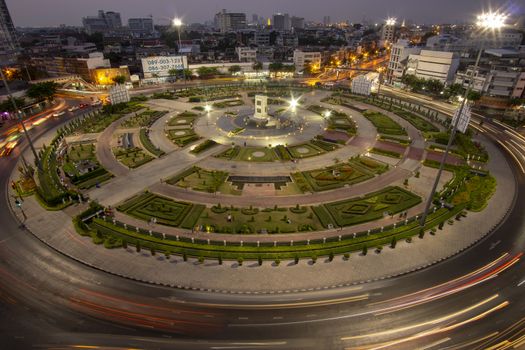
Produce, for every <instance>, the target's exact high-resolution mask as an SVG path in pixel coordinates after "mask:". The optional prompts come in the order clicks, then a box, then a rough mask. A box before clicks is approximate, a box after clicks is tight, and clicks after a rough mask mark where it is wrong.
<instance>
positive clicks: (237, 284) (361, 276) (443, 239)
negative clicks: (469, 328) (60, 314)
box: [9, 140, 516, 293]
mask: <svg viewBox="0 0 525 350" xmlns="http://www.w3.org/2000/svg"><path fill="white" fill-rule="evenodd" d="M483 143H484V144H485V146H486V147H487V150H488V152H489V154H490V159H491V161H490V163H489V164H488V169H489V170H490V171H491V172H492V174H493V175H494V176H495V177H496V179H497V180H498V187H497V190H496V192H495V194H494V196H493V198H492V200H491V201H490V202H489V204H488V206H487V208H486V209H485V210H484V211H483V212H480V213H469V215H468V217H467V218H464V219H462V220H461V221H460V222H455V223H454V225H452V226H450V225H445V229H444V230H443V231H438V233H437V235H436V236H431V235H428V234H427V235H425V238H424V239H418V238H415V239H414V240H413V243H411V244H408V243H405V242H399V244H398V245H397V247H396V249H390V248H388V247H385V249H383V252H382V253H381V254H374V253H373V252H371V253H370V254H369V255H367V256H361V255H360V254H358V253H353V254H352V255H351V257H350V260H349V261H344V260H343V259H342V258H341V257H336V258H335V259H334V261H332V262H330V263H329V262H326V261H318V263H316V264H314V265H311V264H310V262H309V261H307V260H302V261H300V263H299V264H298V265H294V264H293V262H289V261H283V262H282V263H281V265H280V266H278V267H276V266H274V265H273V263H271V262H264V263H263V265H262V266H258V264H257V262H247V263H246V264H245V265H244V266H242V267H239V266H237V263H235V262H225V264H224V265H218V263H217V262H216V261H206V262H205V263H204V264H197V263H196V262H195V261H193V260H191V259H190V261H188V262H183V261H182V259H181V258H180V257H172V258H171V259H169V261H166V260H165V257H163V256H157V257H151V256H150V254H149V252H145V251H142V252H140V253H136V252H135V250H134V249H132V248H128V249H117V250H106V249H105V248H103V247H102V246H95V245H94V244H92V243H91V240H90V239H89V238H84V237H80V236H79V235H78V234H77V233H76V232H75V231H74V229H73V226H72V223H71V218H70V217H69V216H68V215H67V214H66V213H65V212H63V211H59V212H48V211H45V210H44V209H42V208H41V207H40V206H39V205H38V204H37V203H36V201H35V200H34V199H33V198H28V199H27V200H26V201H25V202H24V210H25V211H26V214H27V215H28V217H29V218H28V220H27V221H26V225H27V227H28V229H29V230H30V231H31V232H32V233H33V234H35V235H36V236H37V237H38V238H40V239H41V240H42V241H44V242H45V243H47V244H49V245H50V246H52V247H54V248H55V249H57V250H58V251H60V252H62V253H64V254H66V255H68V256H70V257H72V258H74V259H76V260H78V261H80V262H83V263H84V264H87V265H90V266H93V267H95V268H97V269H100V270H104V271H107V272H109V273H112V274H116V275H119V276H123V277H127V278H131V279H135V280H139V281H144V282H149V283H156V284H163V285H168V286H173V287H178V288H188V289H203V290H208V291H216V292H229V293H283V292H293V291H304V290H317V289H326V288H330V287H332V288H333V287H342V286H346V285H351V284H355V283H359V282H361V281H370V280H374V279H382V278H386V277H391V276H395V275H398V274H403V273H406V272H409V271H413V270H416V269H419V268H422V267H425V266H428V265H430V264H432V263H435V262H437V261H440V260H443V259H444V258H446V257H449V256H452V255H454V254H456V253H458V252H459V251H462V250H464V249H466V248H467V247H469V246H471V245H472V244H474V243H475V242H477V241H479V240H480V239H481V238H482V237H484V236H485V235H486V234H488V233H489V232H490V231H491V230H492V229H494V228H495V227H496V226H497V225H498V223H500V222H501V220H502V219H503V218H504V217H505V215H506V214H507V213H508V211H509V209H510V208H511V206H512V204H513V196H512V195H511V194H513V193H515V189H516V188H515V187H516V184H515V180H514V176H513V173H512V170H511V169H510V167H509V164H508V163H507V161H506V160H505V157H502V156H501V155H500V154H499V151H498V150H497V148H496V147H495V146H494V145H493V144H492V143H489V142H486V141H485V140H483ZM121 185H123V184H121ZM9 191H11V189H9ZM487 213H490V215H487ZM15 214H16V215H19V212H18V211H16V213H15ZM480 228H483V229H482V230H480Z"/></svg>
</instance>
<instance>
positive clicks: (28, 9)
mask: <svg viewBox="0 0 525 350" xmlns="http://www.w3.org/2000/svg"><path fill="white" fill-rule="evenodd" d="M46 3H47V4H48V6H46V7H45V8H42V9H41V10H40V11H39V12H38V16H35V11H34V8H35V6H38V2H37V1H36V0H16V1H14V0H7V5H8V6H9V9H10V11H11V15H12V17H13V21H14V23H15V25H16V26H19V27H32V26H34V27H39V26H42V27H43V26H58V25H60V24H65V25H77V26H80V25H81V20H82V17H85V16H91V15H96V13H97V10H99V9H102V10H106V11H117V12H121V13H122V15H123V18H124V19H127V18H130V17H146V16H149V15H152V16H153V18H154V21H155V23H159V24H163V23H166V24H167V23H168V21H169V16H167V15H166V14H173V17H175V16H179V17H182V18H184V19H185V22H186V23H195V22H201V23H202V22H205V21H208V20H211V19H212V18H213V16H214V14H215V13H217V12H219V11H220V10H221V9H223V8H224V9H227V10H228V11H232V12H244V13H246V14H247V15H248V16H249V17H250V16H251V15H252V14H257V15H259V16H263V17H271V15H272V14H273V13H277V12H285V13H289V14H290V15H296V16H301V17H304V18H305V19H306V20H312V21H318V22H322V21H323V17H324V16H330V17H331V19H332V21H333V22H337V21H343V20H351V21H356V22H360V21H363V20H368V21H372V22H373V21H376V22H377V21H380V20H382V19H386V18H388V17H390V16H393V17H397V18H399V19H407V20H413V21H417V22H418V23H458V22H469V21H472V20H474V15H475V14H476V13H478V12H480V10H482V9H483V8H485V9H489V7H492V8H493V9H494V8H498V9H499V8H503V9H504V10H505V11H506V12H510V13H511V14H513V15H516V14H519V13H523V11H524V8H523V6H520V5H518V2H516V1H492V2H491V3H490V5H489V3H487V2H483V3H482V4H480V3H477V2H472V3H463V2H461V3H458V2H456V1H452V0H443V1H440V2H436V1H430V0H423V1H418V0H392V1H389V2H388V5H386V6H385V3H384V1H381V0H368V1H366V0H354V1H352V2H351V3H348V2H345V1H341V0H328V3H329V6H327V5H328V4H327V2H326V1H325V2H323V3H322V4H321V3H319V2H318V1H311V0H306V1H303V2H302V4H301V7H300V8H297V6H296V5H294V3H293V2H292V1H290V0H288V1H278V0H268V1H265V2H264V3H257V2H254V1H249V2H248V1H241V0H220V1H216V2H215V1H214V2H213V4H211V5H209V6H206V5H207V3H209V1H207V0H192V1H190V0H182V1H179V2H178V3H177V4H175V3H174V2H173V1H168V0H153V1H148V2H147V3H146V2H145V1H142V0H107V1H102V0H93V1H90V2H89V3H88V2H80V1H77V0H73V1H71V0H46ZM449 6H455V10H454V11H452V12H451V11H449V10H448V8H449ZM421 9H424V11H421ZM341 14H344V15H341Z"/></svg>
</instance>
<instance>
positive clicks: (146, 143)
mask: <svg viewBox="0 0 525 350" xmlns="http://www.w3.org/2000/svg"><path fill="white" fill-rule="evenodd" d="M140 143H141V144H142V146H143V147H144V148H145V149H146V150H147V151H148V152H149V153H151V154H153V155H154V156H155V157H161V156H163V155H164V154H165V153H164V151H162V150H161V149H160V148H157V147H155V145H154V144H153V143H152V142H151V140H150V138H149V134H148V131H147V129H145V128H142V129H140Z"/></svg>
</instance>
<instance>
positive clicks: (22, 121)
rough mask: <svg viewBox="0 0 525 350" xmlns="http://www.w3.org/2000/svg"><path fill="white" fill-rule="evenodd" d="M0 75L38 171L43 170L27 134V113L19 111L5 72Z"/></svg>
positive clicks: (0, 69)
mask: <svg viewBox="0 0 525 350" xmlns="http://www.w3.org/2000/svg"><path fill="white" fill-rule="evenodd" d="M0 75H1V76H2V81H3V82H4V86H5V89H6V91H7V96H8V98H9V99H10V100H11V104H12V105H13V108H14V110H15V113H16V115H17V117H18V121H19V122H20V125H21V126H22V130H23V131H24V134H25V136H26V138H27V142H28V143H29V147H30V148H31V151H32V152H33V156H34V157H35V163H36V166H37V168H38V170H40V171H41V170H42V163H41V162H40V159H39V158H38V153H37V152H36V149H35V146H34V144H33V141H32V140H31V137H30V136H29V133H28V132H27V129H26V126H25V124H24V117H25V112H24V111H20V110H19V109H18V106H17V105H16V101H15V99H14V97H13V95H12V93H11V89H10V88H9V84H7V79H6V78H5V75H4V70H3V69H2V68H0Z"/></svg>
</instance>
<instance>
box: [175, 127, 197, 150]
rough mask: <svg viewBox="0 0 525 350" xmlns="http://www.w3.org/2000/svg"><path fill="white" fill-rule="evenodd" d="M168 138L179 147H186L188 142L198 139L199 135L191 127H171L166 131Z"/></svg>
mask: <svg viewBox="0 0 525 350" xmlns="http://www.w3.org/2000/svg"><path fill="white" fill-rule="evenodd" d="M168 138H169V139H170V141H171V142H173V143H174V144H176V145H177V146H179V147H186V146H187V145H189V144H190V143H193V142H195V141H198V140H199V139H200V137H199V135H197V134H196V133H195V131H194V130H193V129H172V130H169V131H168Z"/></svg>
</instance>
